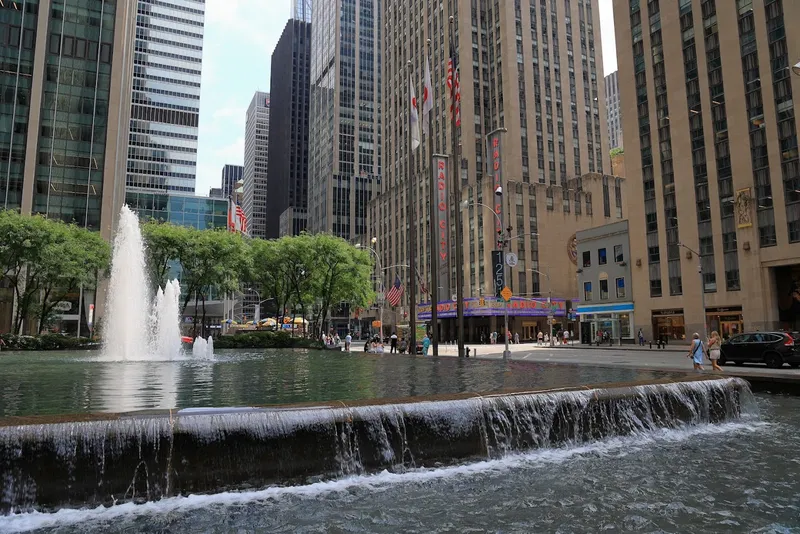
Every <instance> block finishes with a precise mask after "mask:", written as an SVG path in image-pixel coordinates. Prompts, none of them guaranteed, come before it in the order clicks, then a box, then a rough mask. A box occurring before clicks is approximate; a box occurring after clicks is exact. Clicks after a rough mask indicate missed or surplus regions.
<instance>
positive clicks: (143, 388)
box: [92, 361, 181, 412]
mask: <svg viewBox="0 0 800 534" xmlns="http://www.w3.org/2000/svg"><path fill="white" fill-rule="evenodd" d="M99 367H100V372H99V373H98V375H97V381H96V382H95V384H94V387H93V388H92V391H93V392H94V394H95V398H93V399H92V407H93V408H94V409H95V410H102V411H104V412H131V411H135V410H142V409H146V408H161V409H170V408H174V407H175V406H177V404H178V403H177V401H178V383H179V382H180V377H181V362H176V361H165V362H147V363H144V362H121V363H117V364H112V363H102V364H99Z"/></svg>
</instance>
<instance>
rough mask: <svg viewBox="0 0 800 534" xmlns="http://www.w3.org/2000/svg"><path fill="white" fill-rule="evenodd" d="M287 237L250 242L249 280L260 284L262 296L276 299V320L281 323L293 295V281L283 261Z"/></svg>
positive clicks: (256, 284)
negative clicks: (289, 277)
mask: <svg viewBox="0 0 800 534" xmlns="http://www.w3.org/2000/svg"><path fill="white" fill-rule="evenodd" d="M287 239H292V238H282V239H278V240H269V241H267V240H263V239H254V240H252V241H251V242H250V247H249V256H250V261H249V263H248V273H247V280H248V282H249V283H250V284H252V285H255V286H258V287H259V288H260V290H259V291H260V293H261V296H262V297H266V298H267V299H273V300H274V301H275V309H276V311H275V321H277V322H278V323H280V320H281V318H282V316H283V310H284V308H286V307H287V305H288V302H289V298H290V296H291V291H292V288H291V283H290V280H289V279H288V277H287V273H288V267H287V264H286V263H285V262H284V261H283V258H284V253H285V252H286V246H287V245H286V244H287V241H286V240H287Z"/></svg>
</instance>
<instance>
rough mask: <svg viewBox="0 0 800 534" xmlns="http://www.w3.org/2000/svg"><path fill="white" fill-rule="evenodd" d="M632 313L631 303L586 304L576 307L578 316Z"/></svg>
mask: <svg viewBox="0 0 800 534" xmlns="http://www.w3.org/2000/svg"><path fill="white" fill-rule="evenodd" d="M632 311H633V302H622V303H618V304H617V303H615V304H593V305H592V304H586V305H584V306H578V315H585V314H588V313H624V312H632Z"/></svg>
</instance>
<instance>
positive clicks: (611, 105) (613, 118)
mask: <svg viewBox="0 0 800 534" xmlns="http://www.w3.org/2000/svg"><path fill="white" fill-rule="evenodd" d="M605 80H606V117H607V119H606V122H607V123H608V146H609V148H612V149H613V148H622V115H621V114H620V107H619V72H618V71H614V72H612V73H611V74H609V75H608V76H606V78H605Z"/></svg>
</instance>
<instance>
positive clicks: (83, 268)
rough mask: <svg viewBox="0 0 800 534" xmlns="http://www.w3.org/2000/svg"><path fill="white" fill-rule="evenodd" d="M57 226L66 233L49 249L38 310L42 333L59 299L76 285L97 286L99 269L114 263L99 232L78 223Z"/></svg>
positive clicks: (40, 286) (40, 284)
mask: <svg viewBox="0 0 800 534" xmlns="http://www.w3.org/2000/svg"><path fill="white" fill-rule="evenodd" d="M55 226H61V227H62V228H60V230H59V231H60V232H63V236H61V237H60V238H59V239H57V240H55V241H54V242H52V243H50V244H48V245H47V247H46V249H45V254H44V258H43V264H42V266H41V267H42V269H41V271H40V276H41V281H40V282H39V284H38V288H39V291H40V292H41V303H40V305H39V306H38V309H37V310H36V311H37V317H38V319H39V333H41V332H42V330H43V329H44V326H45V325H46V324H47V320H48V319H49V318H50V315H51V314H52V312H53V310H54V308H55V306H56V304H57V303H58V302H59V301H61V300H64V299H65V298H66V296H67V295H68V294H69V293H70V292H72V291H74V290H76V289H80V288H84V289H91V288H94V287H95V285H96V281H97V276H98V273H101V272H104V271H106V270H108V268H109V266H110V264H111V246H110V245H109V244H108V243H107V242H106V241H105V240H104V239H103V238H102V237H101V236H100V234H99V233H97V232H91V231H89V230H86V229H84V228H80V227H78V226H75V225H63V224H60V225H55ZM78 313H81V312H80V310H79V311H78Z"/></svg>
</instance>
